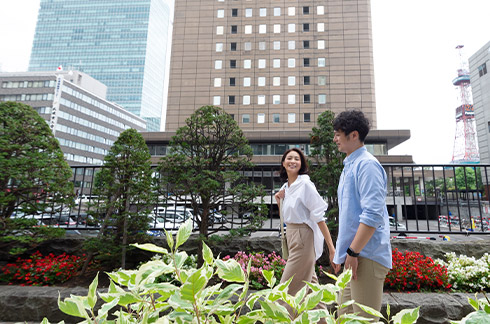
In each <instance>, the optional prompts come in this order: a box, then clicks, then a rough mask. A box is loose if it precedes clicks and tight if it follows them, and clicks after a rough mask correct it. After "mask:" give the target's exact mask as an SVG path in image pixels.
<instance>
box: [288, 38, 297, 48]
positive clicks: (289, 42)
mask: <svg viewBox="0 0 490 324" xmlns="http://www.w3.org/2000/svg"><path fill="white" fill-rule="evenodd" d="M295 48H296V42H295V41H293V40H292V41H288V49H290V50H293V49H295Z"/></svg>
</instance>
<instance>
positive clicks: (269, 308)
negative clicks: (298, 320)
mask: <svg viewBox="0 0 490 324" xmlns="http://www.w3.org/2000/svg"><path fill="white" fill-rule="evenodd" d="M259 303H260V305H261V306H262V309H263V310H264V312H265V315H266V318H270V319H274V320H277V321H289V313H288V311H287V309H286V308H285V307H284V306H282V305H279V304H276V303H270V302H267V301H264V300H259Z"/></svg>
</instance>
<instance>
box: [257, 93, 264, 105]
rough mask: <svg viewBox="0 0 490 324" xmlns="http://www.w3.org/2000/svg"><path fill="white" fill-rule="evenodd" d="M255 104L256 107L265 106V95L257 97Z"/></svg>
mask: <svg viewBox="0 0 490 324" xmlns="http://www.w3.org/2000/svg"><path fill="white" fill-rule="evenodd" d="M257 104H258V105H265V95H258V96H257Z"/></svg>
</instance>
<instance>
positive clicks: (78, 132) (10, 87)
mask: <svg viewBox="0 0 490 324" xmlns="http://www.w3.org/2000/svg"><path fill="white" fill-rule="evenodd" d="M106 92H107V87H106V86H105V85H103V84H102V83H100V82H99V81H97V80H95V79H93V78H91V77H90V76H88V75H86V74H84V73H81V72H78V71H71V72H57V73H52V72H24V73H0V101H16V102H21V103H24V104H27V105H29V106H31V107H33V108H34V109H35V110H37V112H38V113H39V114H40V115H41V117H43V118H44V119H45V120H46V122H47V123H48V124H49V126H50V128H51V130H52V131H53V133H54V135H55V137H56V138H57V139H58V141H59V143H60V147H61V149H62V151H63V153H64V155H65V159H66V161H67V162H68V164H70V165H82V164H89V165H100V164H102V162H103V160H104V157H105V155H106V154H107V153H108V151H109V150H110V148H111V146H112V145H113V144H114V141H115V140H116V139H117V138H118V137H119V134H120V133H121V132H123V131H124V130H125V129H128V128H134V129H136V130H138V131H144V130H145V129H146V121H145V120H144V119H142V118H140V117H138V116H136V115H134V114H132V113H130V112H128V111H126V110H125V109H123V108H122V107H121V106H119V105H117V104H114V103H112V102H109V101H107V100H106V99H105V93H106Z"/></svg>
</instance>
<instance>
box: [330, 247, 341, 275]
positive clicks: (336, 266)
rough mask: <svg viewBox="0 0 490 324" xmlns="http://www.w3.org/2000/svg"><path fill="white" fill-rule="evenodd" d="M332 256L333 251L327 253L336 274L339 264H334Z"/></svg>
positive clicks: (333, 254)
mask: <svg viewBox="0 0 490 324" xmlns="http://www.w3.org/2000/svg"><path fill="white" fill-rule="evenodd" d="M334 256H335V251H334V252H333V253H329V259H330V265H331V266H332V269H333V273H334V274H337V273H338V272H339V270H340V264H336V263H334V262H333V257H334Z"/></svg>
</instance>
